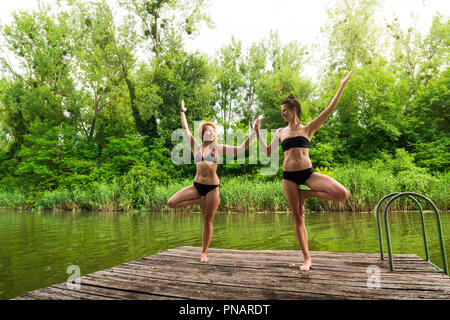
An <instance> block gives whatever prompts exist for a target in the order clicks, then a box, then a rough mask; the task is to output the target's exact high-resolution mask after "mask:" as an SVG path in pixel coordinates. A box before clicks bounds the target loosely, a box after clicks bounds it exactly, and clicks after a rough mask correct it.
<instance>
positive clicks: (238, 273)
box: [111, 260, 450, 294]
mask: <svg viewBox="0 0 450 320" xmlns="http://www.w3.org/2000/svg"><path fill="white" fill-rule="evenodd" d="M152 262H153V263H150V264H149V263H139V262H130V263H125V264H122V265H119V266H117V267H114V268H112V269H111V270H114V271H116V270H118V271H119V272H132V273H136V272H141V271H142V272H149V273H150V274H151V275H152V276H154V277H156V276H158V277H165V276H168V275H170V276H171V275H173V274H178V275H180V276H182V277H183V276H184V275H185V273H186V270H189V271H190V272H191V273H193V274H197V276H196V277H197V278H199V277H200V278H201V277H207V279H209V281H215V280H216V279H226V278H228V279H229V282H237V281H239V282H240V281H241V280H240V279H237V278H243V279H254V278H255V277H259V278H263V279H267V280H268V281H269V283H270V284H271V285H272V286H273V285H275V284H277V283H279V282H284V281H285V282H287V283H288V284H290V282H291V281H305V283H322V284H329V285H336V286H355V287H363V288H367V278H368V275H367V273H363V274H355V273H352V276H351V277H350V278H349V276H348V275H345V276H344V275H341V274H336V273H333V272H331V273H330V272H322V273H320V274H319V273H317V272H316V271H315V270H314V272H312V273H309V275H308V274H306V273H303V274H301V273H299V272H296V271H295V272H294V271H288V272H276V274H268V273H267V272H266V271H265V270H249V269H245V268H239V267H237V268H229V269H228V270H227V269H225V270H223V271H222V270H220V269H218V268H217V267H216V266H214V265H210V266H209V268H201V270H200V268H195V267H194V268H192V267H191V266H190V265H187V264H185V263H183V262H182V261H181V262H180V261H166V262H165V263H162V261H157V260H153V261H152ZM278 271H279V270H278ZM355 275H356V277H355ZM420 280H421V277H417V278H416V282H413V281H411V277H403V281H398V280H397V281H392V279H382V285H383V288H389V289H410V290H411V289H417V290H419V289H420V290H431V291H441V292H442V293H447V294H450V281H449V283H448V285H447V286H441V285H440V284H441V283H440V282H434V283H433V282H426V283H423V282H422V283H420V285H419V286H418V285H417V283H419V282H420ZM252 281H254V282H255V281H256V282H258V283H260V281H261V280H256V279H255V280H252Z"/></svg>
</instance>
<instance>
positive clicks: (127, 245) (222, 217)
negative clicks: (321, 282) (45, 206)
mask: <svg viewBox="0 0 450 320" xmlns="http://www.w3.org/2000/svg"><path fill="white" fill-rule="evenodd" d="M425 216H426V226H427V234H428V239H429V249H430V256H431V261H433V262H434V263H435V264H437V265H438V266H440V267H442V262H441V255H440V251H439V242H438V236H437V227H436V221H435V217H434V213H433V212H426V213H425ZM441 220H442V227H443V231H444V238H445V240H446V242H445V246H446V252H447V261H449V262H450V214H449V213H447V212H441ZM389 221H390V229H391V238H392V246H393V252H394V254H396V253H415V254H417V255H419V256H420V257H422V258H424V256H425V255H424V249H423V240H422V233H421V224H420V218H419V215H418V213H417V212H391V213H390V219H389ZM306 225H307V230H308V239H309V249H310V250H311V251H333V252H365V253H378V252H379V247H378V234H377V229H376V221H375V217H374V214H373V213H372V212H370V213H353V212H339V213H334V212H333V213H331V212H325V213H307V214H306ZM382 226H384V225H383V224H382ZM383 230H384V229H383ZM201 234H202V218H201V213H199V212H194V211H193V212H183V213H179V212H178V213H174V212H171V213H168V212H166V213H160V212H133V213H123V212H114V213H103V212H79V213H72V212H29V211H11V210H0V299H10V298H14V297H17V296H19V295H22V294H24V293H25V292H28V291H31V290H35V289H38V288H42V287H47V286H50V285H52V284H55V283H61V282H65V281H67V278H68V277H69V274H68V273H66V271H67V267H68V266H70V265H77V266H79V267H80V270H81V275H84V274H87V273H92V272H95V271H98V270H102V269H107V268H111V267H113V266H116V265H119V264H121V263H124V262H127V261H130V260H135V259H138V258H141V257H144V256H149V255H151V254H154V253H157V252H161V251H164V250H166V249H169V248H176V247H179V246H197V247H201ZM383 235H384V232H383ZM210 247H214V248H228V249H242V250H264V249H267V250H269V249H270V250H277V249H279V250H299V245H298V243H297V240H296V238H295V235H294V230H293V219H292V216H291V214H290V213H254V212H253V213H220V212H219V213H217V214H216V216H215V218H214V235H213V238H212V241H211V245H210ZM384 248H385V253H387V248H386V246H385V247H384ZM199 258H200V257H199ZM301 261H302V258H301V252H300V250H299V263H300V262H301ZM313 262H314V261H313Z"/></svg>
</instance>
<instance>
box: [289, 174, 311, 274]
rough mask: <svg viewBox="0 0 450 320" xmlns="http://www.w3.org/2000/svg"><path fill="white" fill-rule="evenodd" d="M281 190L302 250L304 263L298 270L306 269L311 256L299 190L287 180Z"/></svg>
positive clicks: (308, 267)
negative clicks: (292, 218) (291, 215)
mask: <svg viewBox="0 0 450 320" xmlns="http://www.w3.org/2000/svg"><path fill="white" fill-rule="evenodd" d="M283 190H284V194H285V195H286V198H287V200H288V204H289V208H290V209H291V211H292V214H293V216H294V231H295V236H296V237H297V241H298V244H299V245H300V249H301V250H302V254H303V259H304V263H303V265H301V266H300V270H302V271H308V270H309V269H310V268H311V264H312V261H311V257H310V255H309V250H308V233H307V231H306V226H305V211H304V207H303V206H301V201H300V192H299V188H298V185H297V184H296V183H294V182H292V181H289V180H283Z"/></svg>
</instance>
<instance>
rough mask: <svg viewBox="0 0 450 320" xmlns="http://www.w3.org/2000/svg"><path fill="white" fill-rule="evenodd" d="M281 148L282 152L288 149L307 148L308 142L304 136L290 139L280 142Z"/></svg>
mask: <svg viewBox="0 0 450 320" xmlns="http://www.w3.org/2000/svg"><path fill="white" fill-rule="evenodd" d="M281 147H282V148H283V152H285V151H286V150H288V149H290V148H309V147H310V142H309V140H308V139H307V138H305V137H304V136H296V137H290V138H286V139H284V140H283V141H281Z"/></svg>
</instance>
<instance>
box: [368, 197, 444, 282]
mask: <svg viewBox="0 0 450 320" xmlns="http://www.w3.org/2000/svg"><path fill="white" fill-rule="evenodd" d="M400 197H407V198H410V199H412V200H413V201H414V202H415V203H416V204H417V206H418V207H419V210H420V219H421V221H422V234H423V244H424V247H425V258H426V260H427V261H428V262H429V263H430V264H431V265H432V266H433V267H435V268H436V269H437V270H439V271H442V272H444V273H445V274H446V275H449V272H448V268H447V258H446V255H445V246H444V236H443V234H442V226H441V218H440V216H439V212H438V209H437V208H436V205H435V204H434V203H433V202H432V201H431V200H430V199H428V198H427V197H425V196H423V195H421V194H419V193H415V192H394V193H390V194H388V195H386V196H384V197H383V198H382V199H381V200H380V202H378V204H377V206H376V208H375V214H376V218H377V228H378V240H379V243H380V254H381V260H384V255H383V241H382V239H381V225H380V215H379V211H380V210H379V209H380V206H381V204H382V203H383V202H384V201H385V200H386V199H388V198H391V199H389V201H388V202H387V204H386V207H385V208H384V226H385V229H386V242H387V247H388V254H389V267H390V269H391V271H393V270H394V259H393V256H392V246H391V237H390V232H389V223H388V217H387V213H388V210H389V207H390V206H391V204H392V202H394V200H396V199H398V198H400ZM415 197H417V198H421V199H424V200H426V201H427V202H428V203H430V204H431V205H432V207H433V209H434V212H435V213H436V218H437V227H438V235H439V244H440V248H441V256H442V264H443V267H444V269H441V268H439V267H438V266H436V265H435V264H434V263H432V262H431V261H430V254H429V252H428V241H427V233H426V229H425V219H424V216H423V210H422V206H421V205H420V203H419V201H418V200H417V199H416V198H415Z"/></svg>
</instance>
